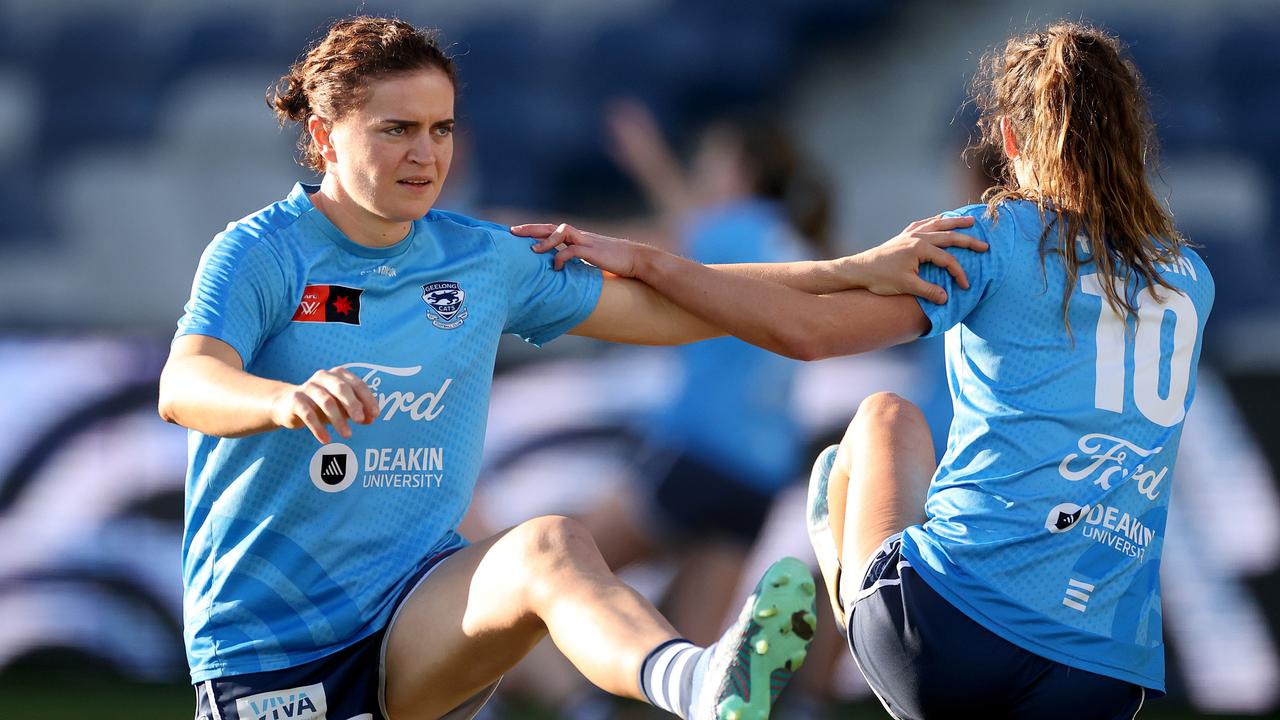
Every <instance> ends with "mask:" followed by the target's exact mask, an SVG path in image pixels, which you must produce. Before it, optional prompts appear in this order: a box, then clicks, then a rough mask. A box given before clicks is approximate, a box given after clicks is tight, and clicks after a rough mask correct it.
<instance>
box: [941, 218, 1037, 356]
mask: <svg viewBox="0 0 1280 720" xmlns="http://www.w3.org/2000/svg"><path fill="white" fill-rule="evenodd" d="M985 212H986V206H985V205H971V206H968V207H964V208H961V209H959V210H956V211H954V212H946V213H943V217H963V216H966V215H967V216H971V217H973V218H975V221H974V223H973V227H971V228H959V229H958V230H957V231H956V232H960V233H963V234H965V235H971V236H973V237H976V238H978V239H979V240H982V241H983V242H986V243H987V245H988V249H987V251H986V252H976V251H974V250H969V249H967V248H947V249H946V251H947V252H948V253H950V254H951V255H953V256H955V258H956V260H957V261H959V262H960V267H962V268H963V269H964V273H965V276H967V277H968V278H969V289H967V290H966V289H964V288H961V287H960V286H959V285H958V284H956V281H955V278H953V277H951V273H949V272H947V270H946V268H942V267H939V266H937V265H934V264H932V263H926V264H923V265H921V266H920V277H921V278H923V279H924V280H925V281H927V282H930V283H933V284H934V285H939V286H941V287H942V288H943V289H944V290H946V291H947V301H946V302H945V303H943V304H941V305H938V304H936V303H933V302H931V301H929V300H926V299H924V298H921V297H917V298H916V301H917V302H919V303H920V308H921V309H922V310H924V314H925V316H926V317H928V318H929V322H930V324H931V327H930V329H929V332H927V333H925V334H924V335H922V336H921V337H933V336H935V335H941V334H942V333H944V332H946V331H947V330H950V329H951V328H952V327H954V326H956V325H958V324H959V323H962V322H964V320H965V318H967V317H968V316H969V314H970V313H972V312H973V311H974V309H975V308H977V307H978V304H979V303H981V302H982V301H983V300H984V299H985V298H987V297H990V296H991V295H992V294H993V293H994V292H995V291H996V290H998V289H999V286H1000V280H1001V278H1002V276H1003V268H1004V262H1003V261H1002V256H1003V255H1004V253H1005V252H1006V251H1007V250H1008V249H1009V248H1008V245H1009V242H1010V241H1011V240H1013V238H1015V237H1016V236H1017V235H1016V231H1015V230H1014V227H1013V224H1014V219H1013V215H1012V214H1011V213H1001V216H1000V221H999V223H1003V224H1004V226H1000V225H999V224H997V227H999V232H996V231H995V229H994V228H993V226H992V222H991V220H990V219H989V218H987V217H986V216H985V214H984V213H985Z"/></svg>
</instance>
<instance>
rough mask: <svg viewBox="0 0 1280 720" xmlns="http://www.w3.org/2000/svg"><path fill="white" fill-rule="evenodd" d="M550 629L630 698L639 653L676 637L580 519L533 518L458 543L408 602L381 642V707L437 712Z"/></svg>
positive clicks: (636, 692)
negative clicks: (614, 568) (615, 569)
mask: <svg viewBox="0 0 1280 720" xmlns="http://www.w3.org/2000/svg"><path fill="white" fill-rule="evenodd" d="M548 631H549V632H550V634H551V638H552V640H554V641H555V643H556V646H557V647H559V648H560V651H561V652H563V653H564V655H565V657H567V658H568V659H569V660H570V661H571V662H572V663H573V664H574V665H575V666H576V667H577V668H578V669H579V670H580V671H581V672H582V673H583V674H584V675H586V677H587V679H588V680H590V681H591V682H593V683H595V684H596V685H597V686H599V687H600V688H602V689H604V690H606V691H608V692H611V693H613V694H615V695H621V696H623V697H630V698H635V699H642V697H643V696H642V693H641V691H640V687H639V683H638V678H639V673H640V665H641V663H642V662H643V661H644V658H645V656H646V654H647V653H648V652H649V651H650V650H652V649H653V648H654V647H656V646H657V645H659V644H660V643H663V642H665V641H667V640H669V639H671V638H674V637H676V632H675V630H674V629H673V628H672V627H671V625H670V624H669V623H667V621H666V620H664V619H663V618H662V616H661V615H659V614H658V612H657V610H655V609H654V608H653V606H652V605H650V604H649V603H648V602H647V601H646V600H645V599H644V598H643V597H641V596H640V595H639V594H637V593H636V592H635V591H634V590H632V589H631V588H629V587H627V586H626V585H624V584H623V583H622V582H621V581H619V580H618V578H617V577H615V576H614V575H613V573H611V572H609V569H608V567H606V566H605V563H604V560H602V559H601V557H600V553H599V551H598V550H597V549H596V546H595V543H594V542H593V541H592V540H591V537H590V535H588V534H587V532H586V531H585V529H584V528H583V526H582V525H581V524H580V523H578V522H577V521H574V520H570V519H568V518H563V517H541V518H535V519H533V520H530V521H528V522H525V523H522V524H521V525H518V526H516V527H515V528H512V529H511V530H508V531H506V532H503V533H500V534H499V535H496V536H494V537H492V538H489V539H488V540H485V541H483V542H479V543H477V544H475V545H472V546H470V547H468V548H465V549H463V550H460V551H459V552H458V553H456V554H455V555H453V556H452V557H450V558H449V559H448V560H446V561H444V562H443V563H442V564H441V566H440V567H439V568H438V569H437V570H436V571H435V572H434V573H433V574H432V575H431V576H430V577H429V578H428V580H427V581H426V582H424V583H423V584H422V586H421V587H419V588H418V590H417V591H416V592H414V593H413V594H412V595H411V596H410V598H409V599H408V600H407V601H406V604H405V607H404V610H403V611H402V612H401V614H400V617H399V618H398V619H397V620H396V622H395V624H394V625H393V626H392V627H391V630H390V637H389V639H388V643H387V708H388V710H389V711H390V713H391V715H392V717H393V718H394V719H395V720H416V719H421V720H427V719H429V718H438V717H440V716H441V715H443V714H444V713H446V712H448V711H449V710H451V709H453V708H454V707H457V706H458V705H459V704H461V703H462V702H463V701H465V700H466V699H467V698H469V697H470V696H472V695H474V694H475V693H477V692H479V691H480V690H481V689H483V688H484V687H486V686H487V685H489V684H491V683H492V682H494V681H495V680H496V679H497V678H498V677H499V676H501V675H502V673H503V672H505V671H506V670H507V669H508V668H510V667H511V666H512V665H514V664H515V663H516V662H518V661H519V660H520V658H522V657H524V655H525V654H526V653H528V652H529V650H530V649H531V648H532V647H533V646H534V645H535V644H536V643H537V642H538V640H540V639H541V638H542V637H543V636H545V635H546V634H547V633H548Z"/></svg>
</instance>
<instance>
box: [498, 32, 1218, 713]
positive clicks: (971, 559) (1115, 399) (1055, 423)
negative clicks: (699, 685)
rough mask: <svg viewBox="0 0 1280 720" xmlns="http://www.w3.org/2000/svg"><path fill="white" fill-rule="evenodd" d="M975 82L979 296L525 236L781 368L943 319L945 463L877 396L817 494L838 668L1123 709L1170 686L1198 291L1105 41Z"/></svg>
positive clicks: (1201, 318) (1101, 709)
mask: <svg viewBox="0 0 1280 720" xmlns="http://www.w3.org/2000/svg"><path fill="white" fill-rule="evenodd" d="M976 87H977V91H978V92H977V95H978V102H979V104H980V107H981V110H982V118H981V120H980V127H981V128H982V129H983V132H984V140H985V141H986V142H987V143H989V144H994V145H996V146H997V147H1000V148H1002V149H1003V152H1004V155H1005V157H1006V158H1007V160H1006V163H1005V168H1006V174H1005V181H1004V183H1003V184H1002V185H1001V186H999V187H996V188H993V190H992V191H991V192H990V193H988V196H987V198H988V200H987V204H985V205H976V206H969V207H965V208H962V209H960V210H959V211H958V212H957V213H956V214H959V215H964V216H969V217H973V218H975V220H976V221H977V222H976V224H975V226H974V228H973V230H972V232H973V233H974V234H975V235H976V236H979V237H982V238H983V239H985V240H987V241H988V242H989V244H990V251H989V252H987V253H985V254H975V253H972V252H969V251H966V250H959V251H955V253H954V255H955V257H956V259H957V260H958V261H959V262H960V263H961V265H962V266H963V268H964V269H965V270H966V271H967V272H968V274H969V276H970V278H971V281H972V284H971V286H970V287H969V288H968V289H966V290H961V289H958V288H956V287H955V286H954V285H952V284H951V283H950V282H949V281H948V279H947V277H946V276H945V274H944V273H938V272H935V270H934V269H933V268H931V267H928V266H926V267H924V268H922V269H921V275H922V276H923V277H925V278H928V279H933V280H938V281H940V282H941V284H942V285H944V286H947V288H948V292H947V293H946V302H945V303H943V304H940V305H935V304H931V303H929V302H917V301H916V300H914V299H912V298H906V297H878V296H875V295H872V294H870V293H866V292H862V291H849V292H834V291H838V290H839V288H838V287H836V286H834V285H828V286H821V285H804V286H802V288H801V289H804V290H808V291H810V292H819V293H821V292H832V293H833V294H827V295H817V294H808V293H805V292H799V291H797V289H795V288H786V287H779V286H777V285H770V284H768V283H762V282H755V281H753V280H752V279H751V278H749V277H744V276H742V275H740V274H738V275H735V274H731V273H726V272H722V271H717V270H713V269H708V268H705V267H702V266H700V265H698V264H697V263H694V262H691V261H688V260H684V259H681V258H677V257H674V256H671V255H667V254H664V253H661V252H658V251H656V250H653V249H651V248H647V247H645V246H642V245H637V244H633V243H627V242H626V241H619V240H613V239H611V238H604V237H601V236H595V235H592V234H590V233H582V232H580V231H577V230H575V229H572V228H567V227H560V228H555V227H552V226H528V227H525V228H517V231H518V232H520V233H525V234H531V235H535V236H539V237H543V238H545V239H544V241H543V243H542V244H540V245H539V249H542V250H550V249H551V248H553V247H556V246H558V245H559V244H560V243H562V242H564V243H566V244H567V248H565V249H564V250H562V251H561V252H560V253H559V257H557V262H562V261H564V260H568V259H569V258H574V257H577V258H585V259H587V260H589V261H590V262H592V263H594V264H597V265H599V266H601V267H604V268H606V269H608V270H610V271H612V272H615V273H618V274H620V275H624V276H631V277H637V278H640V279H642V280H644V281H645V282H647V283H650V284H651V285H653V286H654V287H656V288H658V289H659V290H661V291H662V292H663V293H664V294H665V295H667V297H669V298H671V299H672V300H673V301H674V302H676V303H677V304H679V305H681V306H682V307H685V308H686V309H688V310H690V311H691V312H694V313H695V314H698V315H699V316H700V317H703V318H705V319H707V320H708V321H709V322H712V323H715V324H717V325H719V326H721V327H724V328H725V329H727V330H728V331H730V332H732V333H734V334H735V335H738V336H739V337H742V338H744V339H746V340H749V341H751V342H754V343H756V344H759V345H761V346H762V347H767V348H771V349H774V350H776V351H778V352H782V353H784V354H788V355H792V356H799V357H825V356H829V355H836V354H845V353H855V352H862V351H866V350H870V349H875V348H878V347H884V346H887V345H892V344H896V343H900V342H906V341H909V340H911V339H913V338H915V337H919V336H921V335H936V334H938V333H942V332H944V331H946V332H947V340H948V343H947V367H948V376H949V381H950V385H951V390H952V395H953V400H954V405H955V420H954V422H953V423H952V427H951V434H950V438H949V442H948V447H947V451H946V454H945V455H944V457H943V460H942V463H941V465H940V466H937V465H935V460H934V453H933V446H932V442H931V440H930V432H929V428H928V427H927V425H926V423H925V422H924V419H923V416H922V415H921V413H920V412H919V410H918V409H917V408H915V407H914V406H913V405H911V404H910V403H908V402H906V401H905V400H902V399H901V398H900V397H898V396H896V395H892V394H888V393H885V394H880V395H874V396H872V397H870V398H868V399H867V400H866V401H864V402H863V403H862V405H861V407H860V408H859V410H858V414H857V415H856V417H855V418H854V420H853V422H852V423H851V424H850V426H849V429H848V431H847V433H846V435H845V437H844V440H843V441H842V443H841V444H840V445H839V446H833V447H832V448H829V449H828V450H827V451H825V452H824V453H823V454H822V455H820V456H819V458H818V461H817V463H816V464H815V467H814V471H813V476H812V479H811V481H810V507H809V511H808V512H809V525H810V533H811V538H812V541H813V544H814V549H815V551H816V552H817V555H818V558H819V561H820V565H821V566H822V568H823V575H824V577H825V578H826V580H827V583H828V589H829V591H830V594H831V595H832V598H833V605H835V606H836V607H841V608H843V609H844V618H845V621H846V624H847V630H848V636H849V641H850V646H851V649H852V650H853V653H854V657H855V659H857V660H858V661H859V665H860V667H861V668H862V670H863V672H864V674H865V675H866V677H867V680H868V682H869V683H870V684H871V686H872V688H873V689H874V690H875V691H876V693H877V695H878V696H879V697H880V699H881V700H882V702H883V703H884V705H885V707H886V709H887V710H888V711H889V712H890V714H891V715H893V716H894V717H897V718H922V717H943V716H946V717H952V716H975V717H1028V718H1029V717H1034V718H1120V717H1126V718H1127V717H1132V716H1133V715H1134V714H1136V713H1137V711H1138V710H1139V709H1140V708H1141V705H1142V703H1143V701H1144V699H1145V697H1146V694H1147V691H1148V690H1150V691H1151V692H1153V693H1155V694H1163V692H1164V646H1163V640H1162V633H1161V612H1160V584H1159V566H1160V551H1161V546H1162V543H1163V535H1164V531H1165V523H1166V518H1167V512H1168V504H1169V498H1170V494H1171V489H1170V485H1171V481H1170V475H1171V474H1172V466H1173V462H1174V459H1175V457H1176V455H1177V450H1178V441H1179V437H1180V434H1181V430H1182V425H1183V421H1184V419H1185V417H1186V412H1187V409H1188V408H1189V407H1190V405H1191V402H1192V399H1193V397H1194V394H1195V378H1196V365H1197V363H1198V361H1199V356H1200V348H1201V340H1202V338H1203V334H1204V324H1205V321H1206V319H1207V317H1208V314H1209V310H1210V307H1211V306H1212V302H1213V296H1214V284H1213V279H1212V277H1211V276H1210V274H1209V272H1208V269H1207V268H1206V267H1205V265H1204V263H1203V261H1201V259H1200V257H1199V256H1198V255H1197V254H1196V253H1195V252H1194V251H1193V250H1192V249H1191V248H1190V247H1189V246H1188V244H1187V241H1186V240H1185V239H1184V238H1183V237H1182V236H1181V235H1179V233H1178V232H1177V231H1176V229H1175V228H1174V226H1173V221H1172V218H1171V217H1170V215H1169V213H1168V212H1167V211H1166V210H1165V208H1164V207H1163V206H1162V205H1161V204H1160V203H1159V201H1158V200H1157V199H1156V197H1155V195H1154V193H1153V192H1152V190H1151V188H1150V186H1149V184H1148V181H1147V166H1146V161H1147V157H1148V153H1149V151H1150V150H1151V149H1152V143H1153V142H1154V137H1153V127H1152V125H1151V122H1150V119H1149V116H1148V114H1147V111H1146V106H1145V100H1144V97H1143V93H1142V89H1141V85H1140V81H1139V78H1138V74H1137V71H1136V69H1135V68H1134V67H1133V65H1132V63H1130V62H1128V61H1127V60H1125V59H1123V57H1122V56H1121V53H1120V49H1119V44H1118V42H1117V41H1116V40H1115V39H1114V38H1112V37H1110V36H1108V35H1106V34H1104V33H1102V32H1100V31H1097V30H1094V29H1092V28H1089V27H1086V26H1083V25H1079V24H1072V23H1064V24H1058V25H1054V26H1053V27H1050V28H1049V29H1047V30H1045V31H1042V32H1033V33H1031V34H1029V35H1026V36H1023V37H1015V38H1013V39H1012V40H1011V41H1010V42H1009V43H1008V45H1007V47H1006V48H1005V49H1004V50H1003V52H996V53H993V54H992V55H991V56H990V57H989V58H988V60H987V62H986V63H985V67H984V73H983V74H982V75H981V76H980V77H979V80H978V83H977V86H976ZM761 305H763V306H767V307H770V308H771V309H772V312H769V313H759V312H755V311H754V308H756V307H759V306H761ZM935 470H936V472H935ZM931 478H932V482H931ZM926 494H927V502H926ZM926 518H927V521H926V522H924V523H923V524H921V520H923V519H926ZM845 565H850V572H848V573H844V572H843V571H842V568H843V567H844V566H845Z"/></svg>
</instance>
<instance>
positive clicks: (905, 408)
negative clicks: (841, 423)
mask: <svg viewBox="0 0 1280 720" xmlns="http://www.w3.org/2000/svg"><path fill="white" fill-rule="evenodd" d="M868 422H870V423H875V425H876V426H877V427H879V428H903V427H905V428H913V429H923V430H924V431H925V432H928V431H929V424H928V422H927V421H926V420H925V419H924V413H923V412H921V411H920V408H918V407H916V405H915V403H912V402H911V401H910V400H907V399H906V398H904V397H902V396H901V395H898V394H896V393H891V392H878V393H875V394H874V395H870V396H868V397H867V398H866V399H865V400H863V401H862V404H860V405H858V412H857V414H856V415H854V416H853V422H852V423H850V425H849V430H850V432H852V431H853V430H854V427H855V426H857V425H858V424H860V423H868Z"/></svg>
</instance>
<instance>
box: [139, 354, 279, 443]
mask: <svg viewBox="0 0 1280 720" xmlns="http://www.w3.org/2000/svg"><path fill="white" fill-rule="evenodd" d="M290 387H291V386H290V385H288V384H286V383H283V382H278V381H275V380H267V379H265V378H260V377H257V376H254V375H251V374H249V373H247V372H245V371H243V370H237V369H236V368H233V367H231V366H229V365H227V364H226V363H225V362H222V361H221V360H218V359H216V358H213V357H208V356H203V355H196V356H190V357H183V358H177V359H174V360H171V361H170V362H169V363H168V364H167V365H166V366H165V369H164V372H163V373H162V374H161V376H160V416H161V417H163V418H164V419H165V420H167V421H169V422H171V423H175V424H178V425H181V426H183V427H186V428H190V429H192V430H198V431H200V432H202V433H205V434H206V435H217V436H221V437H239V436H243V435H251V434H253V433H259V432H265V431H268V430H274V429H276V428H277V427H279V426H278V425H277V424H276V422H275V420H273V418H272V414H271V413H272V402H273V400H274V398H275V397H276V396H278V395H279V394H280V393H281V392H283V391H285V390H287V389H289V388H290Z"/></svg>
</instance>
